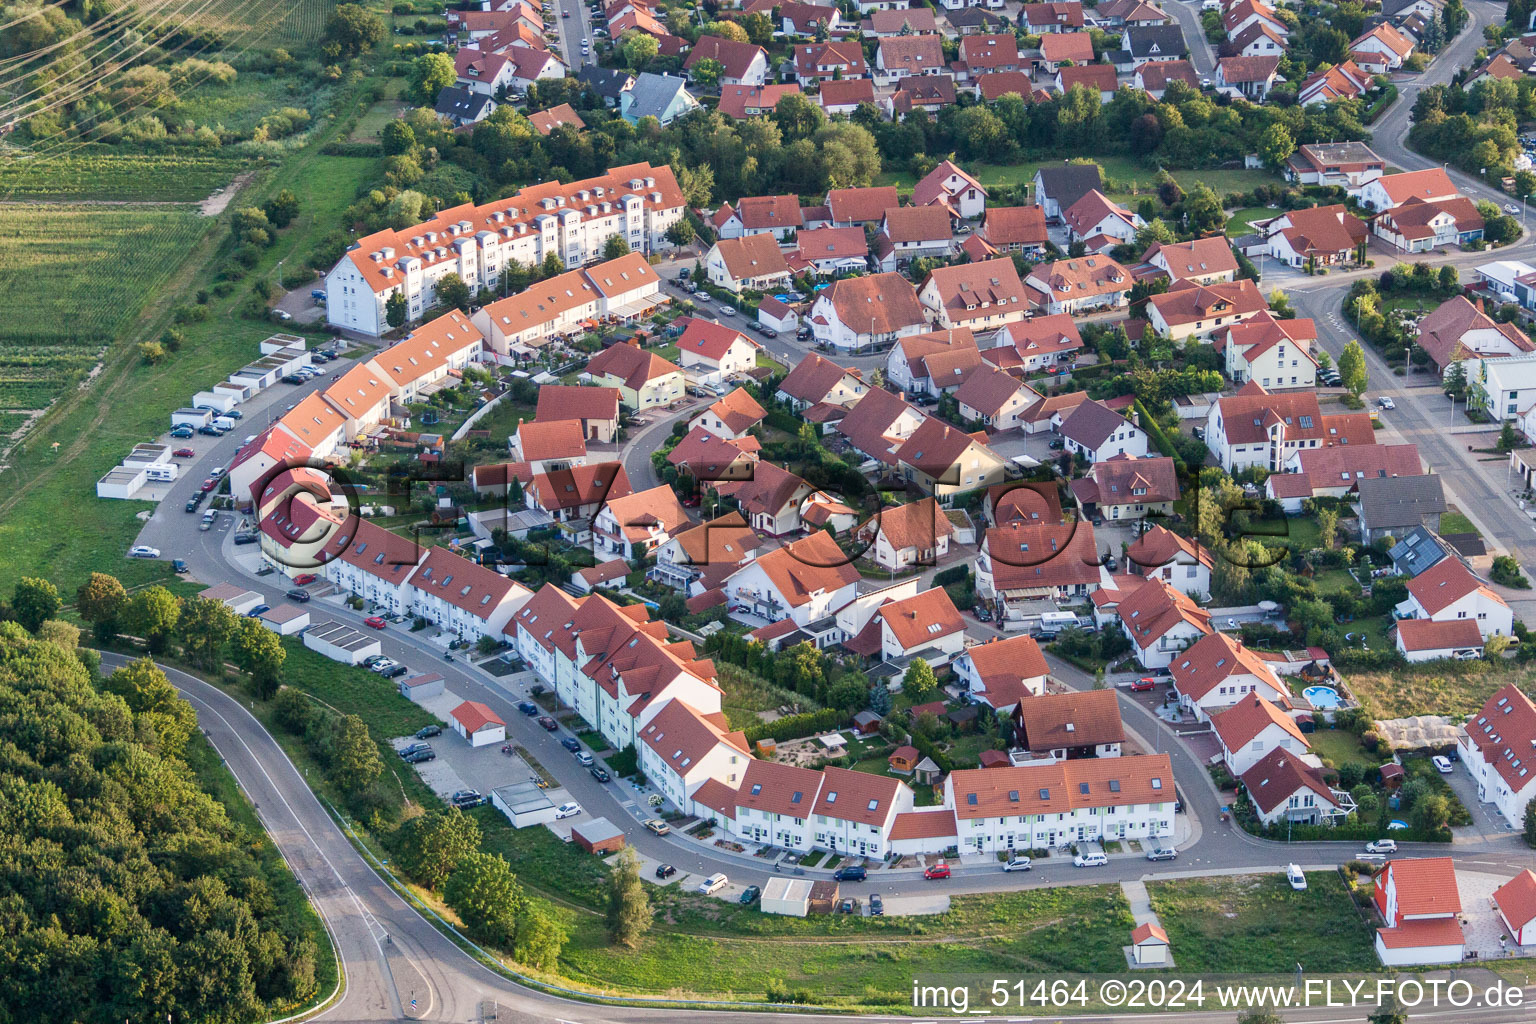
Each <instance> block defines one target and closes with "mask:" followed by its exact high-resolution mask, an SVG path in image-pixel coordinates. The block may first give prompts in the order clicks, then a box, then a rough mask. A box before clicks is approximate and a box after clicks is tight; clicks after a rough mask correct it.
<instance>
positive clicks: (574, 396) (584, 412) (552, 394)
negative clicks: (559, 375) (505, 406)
mask: <svg viewBox="0 0 1536 1024" xmlns="http://www.w3.org/2000/svg"><path fill="white" fill-rule="evenodd" d="M533 415H534V419H536V420H538V421H540V422H541V423H549V422H552V421H554V420H602V421H605V422H606V421H616V420H618V418H619V389H618V388H595V387H575V386H572V385H569V384H546V385H545V386H543V387H541V388H539V404H538V408H537V410H536V411H535V412H534V414H533Z"/></svg>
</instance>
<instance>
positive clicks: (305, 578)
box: [293, 572, 320, 587]
mask: <svg viewBox="0 0 1536 1024" xmlns="http://www.w3.org/2000/svg"><path fill="white" fill-rule="evenodd" d="M319 578H320V577H318V576H316V575H315V574H314V573H312V572H301V573H299V574H298V575H297V576H295V577H294V578H293V582H294V585H295V586H300V587H307V586H309V585H310V584H311V583H313V582H315V580H317V579H319Z"/></svg>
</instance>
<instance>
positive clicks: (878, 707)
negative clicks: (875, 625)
mask: <svg viewBox="0 0 1536 1024" xmlns="http://www.w3.org/2000/svg"><path fill="white" fill-rule="evenodd" d="M893 703H894V702H893V701H892V699H891V691H890V688H889V687H888V686H886V685H885V684H884V683H877V684H875V685H874V686H871V687H870V688H869V710H871V711H873V712H874V713H875V714H877V715H879V716H880V717H881V718H884V717H885V716H886V715H888V714H890V713H891V706H892V704H893ZM1532 802H1533V803H1536V801H1532Z"/></svg>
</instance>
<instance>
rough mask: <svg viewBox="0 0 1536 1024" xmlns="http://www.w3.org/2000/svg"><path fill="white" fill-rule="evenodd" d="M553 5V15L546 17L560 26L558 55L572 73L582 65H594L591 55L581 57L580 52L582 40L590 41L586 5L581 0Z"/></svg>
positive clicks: (593, 58)
mask: <svg viewBox="0 0 1536 1024" xmlns="http://www.w3.org/2000/svg"><path fill="white" fill-rule="evenodd" d="M554 4H555V10H554V13H553V14H549V15H546V17H550V18H553V19H554V22H555V24H557V25H559V26H560V28H559V29H558V31H559V33H560V55H561V56H562V57H564V58H565V62H566V63H567V64H569V65H570V68H571V71H572V72H573V73H574V72H576V71H578V70H580V69H581V66H582V65H583V64H596V63H597V60H596V58H595V57H593V56H592V55H591V54H587V55H585V56H583V55H582V52H581V43H582V40H588V41H590V40H591V39H592V26H591V25H590V24H589V16H588V13H587V6H586V4H585V3H584V2H583V0H554ZM565 15H568V17H567V16H565Z"/></svg>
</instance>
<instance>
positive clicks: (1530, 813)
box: [1525, 800, 1536, 846]
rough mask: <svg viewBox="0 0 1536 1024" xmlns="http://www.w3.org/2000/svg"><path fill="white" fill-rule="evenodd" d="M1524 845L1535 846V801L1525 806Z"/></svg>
mask: <svg viewBox="0 0 1536 1024" xmlns="http://www.w3.org/2000/svg"><path fill="white" fill-rule="evenodd" d="M1525 845H1526V846H1536V800H1532V801H1531V802H1530V803H1528V804H1526V805H1525Z"/></svg>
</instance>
